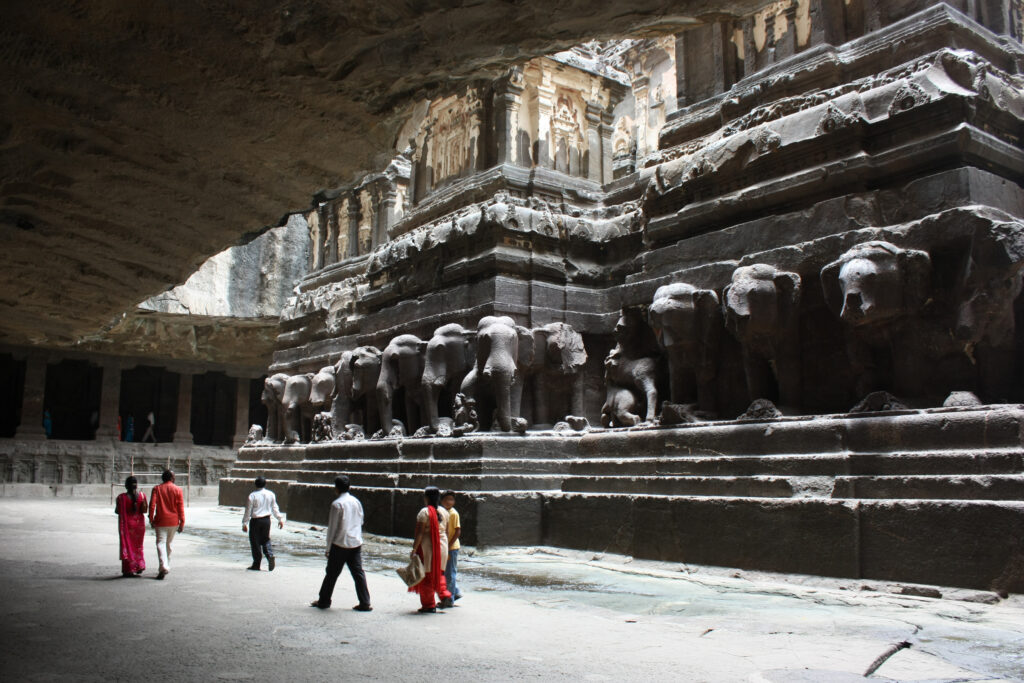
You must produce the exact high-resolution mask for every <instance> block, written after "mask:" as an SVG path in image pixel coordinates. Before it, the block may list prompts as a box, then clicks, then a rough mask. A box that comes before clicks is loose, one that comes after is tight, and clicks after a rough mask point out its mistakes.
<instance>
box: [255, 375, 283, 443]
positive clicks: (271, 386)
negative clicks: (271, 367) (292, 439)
mask: <svg viewBox="0 0 1024 683" xmlns="http://www.w3.org/2000/svg"><path fill="white" fill-rule="evenodd" d="M287 381H288V375H286V374H284V373H283V372H278V373H276V374H274V375H271V376H270V377H267V378H266V379H265V380H263V394H262V395H261V397H260V401H261V402H262V403H263V405H264V406H266V407H267V431H266V438H267V439H268V440H269V441H274V442H279V441H281V440H283V439H284V425H285V419H284V403H283V400H284V385H285V382H287Z"/></svg>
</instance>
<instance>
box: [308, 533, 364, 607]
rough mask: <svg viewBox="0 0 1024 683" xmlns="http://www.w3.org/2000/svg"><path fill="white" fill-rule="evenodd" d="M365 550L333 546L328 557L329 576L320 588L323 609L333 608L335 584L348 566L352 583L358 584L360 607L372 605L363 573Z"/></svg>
mask: <svg viewBox="0 0 1024 683" xmlns="http://www.w3.org/2000/svg"><path fill="white" fill-rule="evenodd" d="M362 551H363V548H362V546H360V547H358V548H342V547H341V546H337V545H332V546H331V552H330V554H329V555H328V556H327V575H326V576H325V577H324V582H323V584H321V586H320V599H319V600H318V601H317V602H318V603H319V604H320V606H321V607H330V606H331V596H332V595H333V594H334V584H336V583H337V582H338V577H339V576H341V570H342V569H344V568H345V565H346V564H347V565H348V571H349V573H350V574H352V581H353V582H354V583H355V584H356V595H357V596H358V597H359V604H360V605H369V604H370V591H369V590H368V589H367V588H366V574H365V573H363V553H362Z"/></svg>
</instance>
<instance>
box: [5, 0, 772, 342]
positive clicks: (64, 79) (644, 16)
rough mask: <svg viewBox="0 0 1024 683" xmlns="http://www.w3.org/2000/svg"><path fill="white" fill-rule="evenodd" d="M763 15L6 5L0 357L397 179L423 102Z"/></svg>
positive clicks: (609, 2) (384, 5)
mask: <svg viewBox="0 0 1024 683" xmlns="http://www.w3.org/2000/svg"><path fill="white" fill-rule="evenodd" d="M760 4H763V3H761V2H760V0H728V1H725V2H712V1H710V0H678V1H676V2H664V1H662V0H658V1H641V2H635V3H631V4H630V6H629V8H628V11H624V10H623V8H622V5H621V3H620V2H616V1H614V0H600V1H597V2H590V1H588V2H585V3H580V2H572V3H556V4H552V3H548V2H538V1H535V0H531V1H530V2H526V3H513V4H510V3H506V2H498V1H487V2H479V3H473V4H470V5H469V6H458V5H459V3H450V2H425V3H413V4H409V3H397V2H390V1H389V0H384V1H375V2H349V3H345V4H344V5H339V4H337V3H330V2H311V3H299V4H296V3H285V2H277V1H274V0H272V1H270V2H265V3H259V4H252V3H249V2H229V3H219V4H218V5H217V7H216V8H208V7H205V6H203V7H200V6H182V5H175V6H173V7H171V6H168V7H157V6H149V5H146V6H140V5H139V4H138V3H135V2H129V1H126V0H103V1H101V2H97V3H72V4H67V3H59V2H42V3H40V2H27V1H26V2H22V1H18V0H15V1H13V2H6V3H4V6H3V9H2V10H0V25H2V26H3V28H2V30H0V38H2V42H3V45H4V47H3V64H4V66H3V68H2V70H0V92H2V93H3V95H2V98H3V99H2V102H3V104H2V107H0V147H2V150H3V152H2V154H3V163H2V166H0V181H2V190H0V201H2V207H0V235H2V237H0V242H2V244H3V251H4V263H5V268H4V270H3V274H2V275H0V321H2V322H0V341H2V342H4V343H9V344H17V343H24V342H30V343H38V344H49V345H60V344H66V343H70V342H73V341H74V340H75V339H76V338H77V337H79V336H80V335H83V334H89V333H93V332H95V331H96V330H97V329H98V328H100V327H102V326H103V325H105V324H107V323H108V322H109V321H110V319H111V318H112V317H114V316H115V315H117V314H120V313H121V312H122V311H125V310H127V309H129V308H131V307H132V306H133V305H135V304H136V303H138V301H140V300H141V299H143V298H145V297H146V296H150V295H153V294H156V293H158V292H160V291H163V290H165V289H166V288H167V287H168V286H170V285H173V284H175V283H180V282H182V281H183V280H184V279H185V278H186V277H187V276H188V275H189V274H190V273H191V272H192V271H193V270H194V269H195V268H196V267H197V266H198V265H199V264H200V263H201V262H202V261H203V260H204V259H205V258H207V257H209V256H211V255H212V254H215V253H217V252H218V251H220V250H222V249H224V248H225V247H227V246H231V245H232V244H236V243H239V242H240V241H244V240H245V239H246V236H251V235H253V234H255V233H258V232H260V231H262V230H263V229H264V227H265V226H267V225H272V224H274V223H275V222H276V221H277V219H278V217H279V216H281V215H283V214H285V213H286V212H288V211H289V210H293V209H298V208H301V207H303V206H305V205H307V203H308V197H309V195H310V193H311V192H312V191H315V190H316V189H317V188H322V187H334V186H337V185H339V184H341V183H344V182H348V181H351V180H352V179H354V178H355V176H357V175H358V174H359V173H361V172H364V171H368V170H371V169H374V168H380V167H382V165H383V164H382V163H381V162H386V159H387V158H388V157H390V156H391V154H392V151H393V149H394V146H395V142H396V140H395V138H396V135H397V134H398V132H399V130H400V128H401V126H402V123H403V121H404V119H405V116H406V110H407V108H408V105H409V104H410V102H411V101H412V100H413V99H414V98H417V97H420V96H422V95H423V94H424V93H426V92H428V91H435V90H439V89H441V88H444V87H448V86H449V85H451V84H452V83H457V82H459V81H462V80H465V79H469V78H471V77H475V76H478V75H480V74H481V73H483V74H487V73H491V74H493V73H495V72H496V71H497V70H500V69H502V68H504V67H505V66H507V65H508V64H510V63H513V62H515V61H517V60H522V59H524V58H527V57H532V56H534V55H537V54H541V53H544V52H548V51H554V50H558V49H562V48H565V47H568V46H569V45H571V44H573V43H576V42H579V41H581V40H584V39H587V38H592V37H611V36H613V35H615V34H625V33H627V32H631V31H652V32H662V33H668V32H672V31H673V30H675V29H678V28H681V27H682V26H685V25H687V24H689V23H694V22H695V21H696V19H695V17H699V16H702V15H707V14H714V15H716V16H717V15H719V14H721V13H736V14H741V13H742V11H743V10H748V9H750V8H751V7H753V6H756V5H760Z"/></svg>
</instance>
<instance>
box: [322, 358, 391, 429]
mask: <svg viewBox="0 0 1024 683" xmlns="http://www.w3.org/2000/svg"><path fill="white" fill-rule="evenodd" d="M380 357H381V351H380V349H378V348H377V347H376V346H360V347H359V348H357V349H355V350H353V351H346V352H345V353H343V354H341V358H340V359H339V360H338V362H337V363H336V364H335V365H334V377H335V380H334V397H333V402H332V403H331V429H332V431H333V433H334V434H335V435H337V434H341V433H342V432H344V431H345V429H346V425H348V424H350V423H355V424H359V425H360V426H362V428H363V430H364V432H365V433H367V434H373V433H374V432H375V431H377V429H379V428H380V421H379V420H378V417H377V382H378V381H379V380H380Z"/></svg>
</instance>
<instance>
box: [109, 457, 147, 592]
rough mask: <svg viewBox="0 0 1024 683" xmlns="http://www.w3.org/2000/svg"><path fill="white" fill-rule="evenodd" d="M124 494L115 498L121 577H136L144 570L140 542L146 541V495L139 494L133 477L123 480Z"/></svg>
mask: <svg viewBox="0 0 1024 683" xmlns="http://www.w3.org/2000/svg"><path fill="white" fill-rule="evenodd" d="M124 488H125V492H124V493H122V494H121V495H119V496H118V497H117V501H116V503H115V504H114V512H115V513H117V535H118V537H119V538H120V541H121V576H124V577H131V576H138V575H139V574H141V573H142V572H143V571H144V570H145V569H146V559H145V557H143V554H142V542H143V541H145V540H146V510H147V509H148V506H147V504H146V494H144V493H139V491H138V488H139V482H138V480H137V479H136V478H135V477H128V478H127V479H125V480H124Z"/></svg>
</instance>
